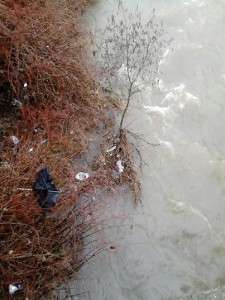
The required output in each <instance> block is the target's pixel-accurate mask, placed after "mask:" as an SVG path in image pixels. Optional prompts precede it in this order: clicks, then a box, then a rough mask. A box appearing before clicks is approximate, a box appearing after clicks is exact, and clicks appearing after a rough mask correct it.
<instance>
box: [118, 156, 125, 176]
mask: <svg viewBox="0 0 225 300" xmlns="http://www.w3.org/2000/svg"><path fill="white" fill-rule="evenodd" d="M116 165H117V168H118V169H119V172H120V173H123V171H124V166H123V165H122V161H121V159H120V160H118V161H117V163H116Z"/></svg>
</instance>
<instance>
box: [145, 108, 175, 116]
mask: <svg viewBox="0 0 225 300" xmlns="http://www.w3.org/2000/svg"><path fill="white" fill-rule="evenodd" d="M143 107H144V110H145V112H146V113H147V114H148V115H151V116H162V117H165V116H166V115H167V114H168V113H170V107H169V106H157V105H155V106H148V105H144V106H143Z"/></svg>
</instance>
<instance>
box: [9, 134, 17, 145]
mask: <svg viewBox="0 0 225 300" xmlns="http://www.w3.org/2000/svg"><path fill="white" fill-rule="evenodd" d="M10 140H11V141H12V142H13V144H14V145H17V144H19V140H18V138H17V137H16V136H15V135H12V136H10Z"/></svg>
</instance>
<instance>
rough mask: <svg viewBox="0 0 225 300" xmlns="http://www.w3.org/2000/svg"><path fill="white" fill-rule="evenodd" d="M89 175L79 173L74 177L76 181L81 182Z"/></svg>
mask: <svg viewBox="0 0 225 300" xmlns="http://www.w3.org/2000/svg"><path fill="white" fill-rule="evenodd" d="M89 176H90V175H89V174H88V173H84V172H80V173H78V174H77V175H76V179H77V180H79V181H83V180H85V179H87V178H88V177H89Z"/></svg>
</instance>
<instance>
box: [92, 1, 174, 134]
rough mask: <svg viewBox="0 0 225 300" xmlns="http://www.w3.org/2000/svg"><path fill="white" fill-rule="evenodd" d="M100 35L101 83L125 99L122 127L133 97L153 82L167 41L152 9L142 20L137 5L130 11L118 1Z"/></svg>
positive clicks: (120, 126) (120, 124)
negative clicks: (101, 38)
mask: <svg viewBox="0 0 225 300" xmlns="http://www.w3.org/2000/svg"><path fill="white" fill-rule="evenodd" d="M102 36H104V40H103V41H102V42H100V43H99V50H98V53H99V57H98V59H99V63H100V68H101V75H103V76H101V82H102V84H103V85H104V86H105V88H107V89H109V90H110V91H113V92H114V93H116V94H117V95H118V96H119V97H120V98H122V99H123V100H125V102H126V104H125V108H124V110H123V113H122V116H121V120H120V123H119V128H120V130H122V129H123V123H124V118H125V114H126V112H127V109H128V107H129V105H130V101H131V100H132V98H133V96H134V95H135V94H137V93H138V92H140V91H142V90H143V89H145V88H146V87H147V86H151V87H152V86H154V85H155V84H156V82H157V78H158V75H159V61H160V59H161V57H162V52H163V50H164V49H165V47H166V46H167V45H168V44H169V41H167V40H166V39H165V38H164V29H163V24H162V23H160V22H157V20H156V16H155V10H154V9H153V11H152V14H151V16H150V17H149V19H148V21H147V22H146V23H144V22H143V20H142V17H141V13H140V11H139V8H138V7H137V8H136V10H135V12H134V13H130V12H128V10H127V9H125V8H124V6H123V4H122V1H121V0H118V11H117V13H116V14H113V15H112V16H111V17H109V19H108V25H107V27H106V28H105V30H104V32H103V33H102Z"/></svg>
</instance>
